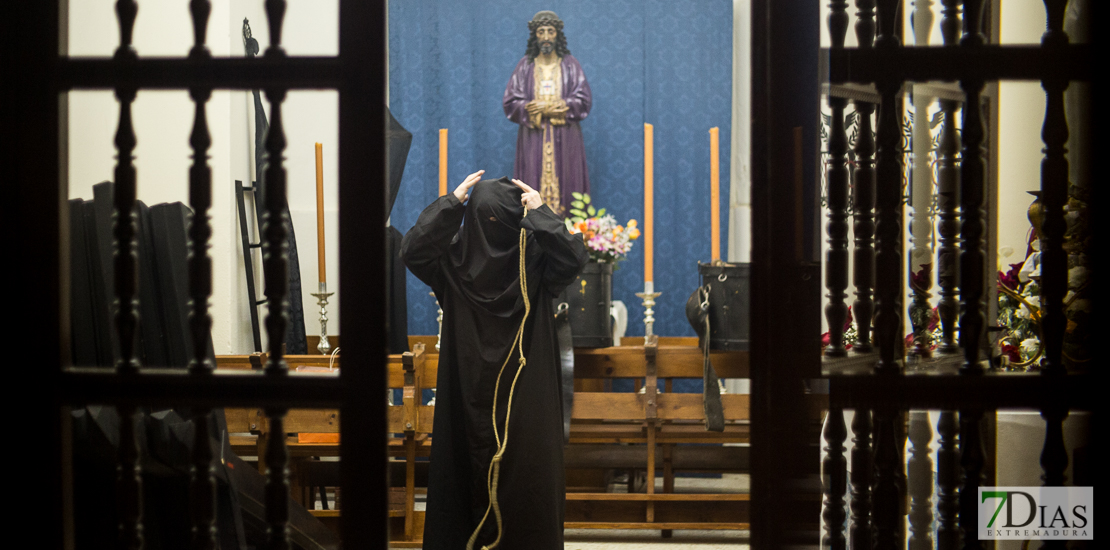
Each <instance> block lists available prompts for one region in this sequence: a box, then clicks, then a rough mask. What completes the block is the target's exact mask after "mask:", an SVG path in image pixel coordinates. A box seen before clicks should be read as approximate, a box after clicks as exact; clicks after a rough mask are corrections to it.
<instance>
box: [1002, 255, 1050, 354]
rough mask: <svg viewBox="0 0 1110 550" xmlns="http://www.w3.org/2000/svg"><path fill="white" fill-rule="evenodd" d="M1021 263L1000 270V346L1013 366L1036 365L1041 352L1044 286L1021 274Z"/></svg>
mask: <svg viewBox="0 0 1110 550" xmlns="http://www.w3.org/2000/svg"><path fill="white" fill-rule="evenodd" d="M1022 266H1023V264H1021V263H1018V264H1010V270H1009V271H1008V272H1006V273H1002V272H1001V271H999V272H998V325H999V326H1000V327H1002V330H1003V333H1002V338H1001V341H1000V342H999V348H1000V351H1001V352H1002V355H1003V356H1005V357H1006V359H1007V362H1008V363H1009V366H1010V367H1014V368H1027V367H1030V366H1035V365H1037V363H1038V360H1039V359H1040V358H1041V352H1042V349H1041V340H1040V324H1041V309H1040V305H1041V304H1040V294H1041V289H1040V285H1039V284H1038V283H1037V281H1035V280H1032V279H1031V278H1029V277H1027V276H1022V273H1021V268H1022ZM1022 279H1025V280H1024V281H1023V280H1022Z"/></svg>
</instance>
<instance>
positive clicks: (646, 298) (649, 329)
mask: <svg viewBox="0 0 1110 550" xmlns="http://www.w3.org/2000/svg"><path fill="white" fill-rule="evenodd" d="M660 295H662V292H655V284H654V283H652V282H645V283H644V291H643V292H637V293H636V296H638V297H639V298H640V299H642V300H643V306H644V341H647V337H648V336H651V335H652V334H655V332H654V328H655V309H653V308H654V307H655V299H656V298H658V297H659V296H660Z"/></svg>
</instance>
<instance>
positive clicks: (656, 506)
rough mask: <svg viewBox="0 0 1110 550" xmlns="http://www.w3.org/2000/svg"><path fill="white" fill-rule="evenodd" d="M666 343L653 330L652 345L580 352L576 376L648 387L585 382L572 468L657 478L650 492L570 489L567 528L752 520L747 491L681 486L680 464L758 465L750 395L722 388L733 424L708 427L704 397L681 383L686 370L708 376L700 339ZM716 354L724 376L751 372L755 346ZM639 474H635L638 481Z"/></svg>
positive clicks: (577, 408) (711, 467) (729, 524)
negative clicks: (690, 490)
mask: <svg viewBox="0 0 1110 550" xmlns="http://www.w3.org/2000/svg"><path fill="white" fill-rule="evenodd" d="M663 342H664V343H663V344H660V342H659V339H658V338H657V337H652V338H650V339H649V340H648V342H647V343H646V345H629V346H620V347H613V348H598V349H579V350H576V353H575V364H574V369H575V379H576V380H583V381H585V380H606V379H609V380H612V379H620V378H630V379H634V380H636V381H637V382H638V383H637V384H636V386H637V387H641V388H642V393H641V392H639V391H635V392H632V393H627V392H607V391H596V390H594V391H581V390H576V391H575V394H574V410H573V413H572V418H573V422H572V424H571V432H570V443H571V444H570V446H569V447H568V448H567V450H566V455H565V462H566V465H567V468H568V469H570V468H590V467H593V468H618V469H630V470H643V471H644V472H645V473H646V478H647V479H646V484H645V488H644V491H645V492H643V493H631V492H630V493H610V492H592V491H591V492H585V491H583V492H579V491H577V490H576V488H573V487H572V488H569V489H568V493H567V508H566V523H565V525H566V527H567V528H577V529H583V528H585V529H590V528H594V529H614V528H617V529H660V530H662V531H664V534H669V533H668V532H669V531H670V530H671V529H747V528H748V522H747V518H748V515H749V514H748V495H747V494H743V493H738V492H731V493H729V492H720V491H717V492H705V493H702V494H675V493H674V483H675V472H676V471H696V472H715V473H719V472H746V471H747V470H748V452H747V447H746V444H747V443H748V441H749V426H748V418H749V416H748V410H749V404H748V403H749V400H748V396H747V395H746V394H725V395H722V396H721V402H722V405H723V408H724V417H725V419H726V423H725V429H724V431H723V432H708V431H706V430H705V416H704V413H703V405H702V395H701V394H700V393H673V392H672V391H671V390H672V388H673V381H674V379H676V378H698V379H700V378H701V376H702V364H703V356H702V353H701V351H700V350H699V349H698V348H697V347H696V344H697V339H696V338H692V339H665V340H663ZM631 343H636V342H631ZM711 360H712V361H713V366H714V368H715V369H716V371H717V373H718V375H719V376H720V377H721V378H747V377H748V354H747V353H746V352H712V353H711ZM659 380H663V381H664V391H663V392H659V391H658V390H657V381H659ZM641 381H642V384H641V383H639V382H641ZM586 385H587V384H582V385H580V386H579V387H582V386H586ZM592 387H593V388H597V387H598V385H597V384H593V385H592ZM726 443H727V444H733V445H724V444H726ZM692 444H700V445H697V446H695V445H692ZM740 445H745V446H740ZM656 469H661V470H662V472H663V480H662V481H663V491H662V492H661V493H659V492H656V487H655V484H656V483H655V482H656V473H655V472H656ZM631 480H632V476H631V475H630V485H631Z"/></svg>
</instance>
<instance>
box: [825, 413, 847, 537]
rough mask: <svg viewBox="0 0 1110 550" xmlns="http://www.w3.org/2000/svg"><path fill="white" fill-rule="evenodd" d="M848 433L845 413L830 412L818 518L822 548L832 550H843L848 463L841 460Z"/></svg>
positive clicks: (826, 425) (826, 420)
mask: <svg viewBox="0 0 1110 550" xmlns="http://www.w3.org/2000/svg"><path fill="white" fill-rule="evenodd" d="M847 436H848V432H847V430H846V429H845V427H844V410H843V409H829V416H828V418H826V419H825V431H824V437H825V443H826V446H825V459H824V460H823V461H822V462H821V469H822V470H823V471H824V476H823V480H822V481H824V490H825V502H824V509H823V510H822V511H821V518H822V519H824V520H825V536H824V538H823V539H822V546H824V547H825V548H831V549H832V550H845V548H846V547H847V541H846V540H845V539H844V520H845V518H846V516H845V513H844V493H845V491H846V490H847V483H848V481H847V477H848V463H847V461H846V460H845V459H844V439H845V438H846V437H847Z"/></svg>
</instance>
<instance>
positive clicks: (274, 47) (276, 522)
mask: <svg viewBox="0 0 1110 550" xmlns="http://www.w3.org/2000/svg"><path fill="white" fill-rule="evenodd" d="M265 8H266V18H267V21H268V22H269V25H270V46H269V47H268V48H267V49H266V56H268V57H284V56H285V50H283V49H282V48H281V27H282V21H283V19H284V17H285V2H284V1H283V0H266V4H265ZM285 94H286V90H285V89H284V88H267V89H266V99H268V100H269V101H270V128H269V131H268V133H267V134H266V154H267V157H268V159H269V164H268V165H267V168H266V180H265V181H266V195H265V199H264V200H265V206H266V211H265V212H264V213H263V221H262V233H263V247H262V264H263V275H264V277H265V280H266V296H267V306H268V310H267V314H266V332H267V335H268V337H269V340H270V350H269V359H268V361H267V363H266V366H265V367H264V369H263V370H264V372H265V374H266V376H272V377H283V376H287V375H288V373H289V367H288V365H287V364H286V363H285V350H284V348H285V345H284V344H285V330H286V327H287V325H288V323H289V313H288V310H289V277H288V275H287V273H288V269H289V251H288V247H289V241H288V231H289V223H290V222H289V218H288V215H287V214H286V210H285V204H286V201H287V198H286V193H287V185H286V172H285V166H284V165H283V161H284V158H283V156H282V154H283V152H284V151H285V146H286V140H285V126H284V122H283V117H282V113H281V104H282V101H284V100H285ZM286 412H287V410H286V409H282V408H267V409H266V417H267V419H268V421H269V425H270V429H269V433H270V438H269V440H268V441H267V442H266V459H265V465H266V489H265V492H266V494H265V498H266V533H267V535H266V549H267V550H288V549H289V548H290V542H289V452H288V450H287V449H286V447H285V414H286Z"/></svg>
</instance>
